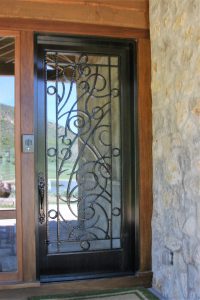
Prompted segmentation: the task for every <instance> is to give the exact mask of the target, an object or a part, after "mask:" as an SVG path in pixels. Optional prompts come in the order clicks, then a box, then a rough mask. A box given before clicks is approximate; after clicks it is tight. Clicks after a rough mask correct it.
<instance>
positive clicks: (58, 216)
mask: <svg viewBox="0 0 200 300" xmlns="http://www.w3.org/2000/svg"><path fill="white" fill-rule="evenodd" d="M55 56H56V57H55V63H56V205H57V249H58V251H59V250H60V249H59V248H60V223H59V222H60V209H59V175H58V169H59V165H58V164H59V161H58V154H59V143H58V52H55Z"/></svg>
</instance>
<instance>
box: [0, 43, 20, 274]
mask: <svg viewBox="0 0 200 300" xmlns="http://www.w3.org/2000/svg"><path fill="white" fill-rule="evenodd" d="M14 54H15V39H14V38H12V37H0V91H1V92H0V210H1V211H2V210H11V209H15V207H16V206H15V203H16V198H15V146H14V141H15V118H14V114H15V71H14ZM15 271H17V256H16V220H15V219H0V272H15Z"/></svg>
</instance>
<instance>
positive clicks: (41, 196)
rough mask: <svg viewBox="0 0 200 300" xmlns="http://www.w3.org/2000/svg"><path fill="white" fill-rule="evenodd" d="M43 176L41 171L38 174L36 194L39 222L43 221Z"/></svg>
mask: <svg viewBox="0 0 200 300" xmlns="http://www.w3.org/2000/svg"><path fill="white" fill-rule="evenodd" d="M45 187H46V183H45V178H44V175H43V173H39V174H38V194H39V222H40V223H41V224H42V223H43V222H44V221H45V213H44V194H45Z"/></svg>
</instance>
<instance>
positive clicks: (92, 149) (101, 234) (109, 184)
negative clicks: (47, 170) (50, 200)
mask: <svg viewBox="0 0 200 300" xmlns="http://www.w3.org/2000/svg"><path fill="white" fill-rule="evenodd" d="M105 61H106V62H105ZM45 67H46V69H45V72H46V78H48V72H49V74H53V75H52V76H54V80H55V82H53V83H52V81H50V80H49V82H48V81H47V82H46V99H47V101H48V103H47V106H48V107H49V110H50V107H51V106H52V107H54V108H55V110H54V111H55V117H54V119H55V120H56V121H55V124H54V125H51V126H52V128H53V129H54V134H55V142H54V143H52V144H51V140H50V139H49V140H48V138H47V145H48V147H47V152H46V154H47V161H49V162H50V163H52V162H53V163H54V164H55V166H56V168H55V175H54V178H55V186H56V188H55V191H54V193H55V194H56V195H55V203H56V205H55V204H54V208H51V207H50V205H49V207H48V210H47V211H48V220H49V227H48V233H47V235H48V237H47V239H48V240H49V241H50V243H49V246H51V247H52V245H53V244H56V245H57V246H55V247H57V248H56V249H58V248H59V249H60V248H61V246H62V244H65V243H68V244H69V251H71V250H70V249H71V248H70V247H71V246H70V245H71V244H70V243H75V242H76V243H77V242H78V243H79V250H77V251H87V250H90V249H91V247H93V249H94V241H96V242H99V241H103V243H102V245H100V243H99V246H97V248H95V249H96V250H98V247H99V249H104V247H107V248H108V247H109V248H110V249H112V247H119V246H113V245H114V242H113V241H114V239H116V240H119V239H120V225H116V227H117V228H119V229H118V231H117V229H114V227H115V225H114V221H113V219H115V222H116V220H117V219H118V223H119V224H120V223H121V219H120V218H121V203H120V201H121V200H120V199H121V198H120V195H119V194H120V179H119V178H120V175H116V174H117V172H118V173H120V167H119V171H116V168H117V167H116V164H117V163H118V164H120V146H119V144H120V141H119V140H120V137H119V136H118V137H115V140H117V142H115V143H114V142H113V139H112V135H113V132H114V131H116V132H117V134H118V135H119V131H120V125H119V120H118V119H117V117H116V116H115V117H113V115H112V114H113V112H112V110H113V107H115V108H116V107H117V110H119V97H120V89H119V87H120V84H119V79H118V78H119V75H118V65H117V64H116V65H114V66H112V64H111V58H110V57H109V56H108V57H104V56H103V57H100V56H99V57H98V58H97V56H94V57H92V56H88V55H87V54H82V55H78V54H76V55H75V56H73V55H72V56H71V57H69V56H68V55H67V54H65V53H57V52H50V53H47V57H46V66H45ZM111 68H112V70H111ZM49 70H50V71H49ZM112 72H113V73H114V74H115V77H116V78H115V80H116V84H115V85H114V86H113V87H112V84H111V76H113V75H112V74H113V73H112ZM111 73H112V74H111ZM75 94H76V95H75ZM114 101H115V102H116V103H117V104H114ZM114 113H115V112H114ZM118 115H119V113H118ZM112 118H115V120H114V122H113V121H112ZM112 122H113V123H112ZM114 127H116V128H114ZM113 160H115V167H113ZM113 168H114V170H115V171H114V172H113ZM115 173H116V174H115ZM114 180H115V182H114ZM39 182H40V184H39V186H40V198H41V199H43V197H44V188H45V185H44V182H45V181H44V178H43V177H42V176H41V178H40V180H39ZM113 182H114V183H113ZM118 186H119V187H118ZM113 191H114V193H115V194H116V195H115V198H116V199H118V200H117V201H115V203H113V202H112V201H113ZM117 193H118V195H117ZM52 197H53V196H52ZM55 207H56V208H55ZM61 207H65V208H63V210H61ZM41 210H42V212H43V205H41ZM67 211H68V214H70V215H71V219H70V218H68V217H67V213H66V212H67ZM41 218H43V215H42V216H41ZM41 220H42V221H43V219H41ZM54 227H55V228H54ZM51 233H52V235H54V236H53V238H52V237H51V236H50V234H51ZM106 243H107V244H106ZM97 244H98V243H97ZM116 245H117V244H116ZM67 247H68V246H66V248H65V251H67V250H66V249H68V248H67ZM63 249H64V248H63ZM77 249H78V248H77ZM59 251H60V250H59ZM63 251H64V250H63Z"/></svg>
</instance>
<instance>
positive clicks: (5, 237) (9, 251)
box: [0, 219, 17, 272]
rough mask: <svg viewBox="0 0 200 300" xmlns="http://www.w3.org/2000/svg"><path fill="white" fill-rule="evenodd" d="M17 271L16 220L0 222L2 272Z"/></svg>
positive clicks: (0, 265) (0, 264)
mask: <svg viewBox="0 0 200 300" xmlns="http://www.w3.org/2000/svg"><path fill="white" fill-rule="evenodd" d="M16 270H17V257H16V220H15V219H8V220H0V272H15V271H16Z"/></svg>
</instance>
